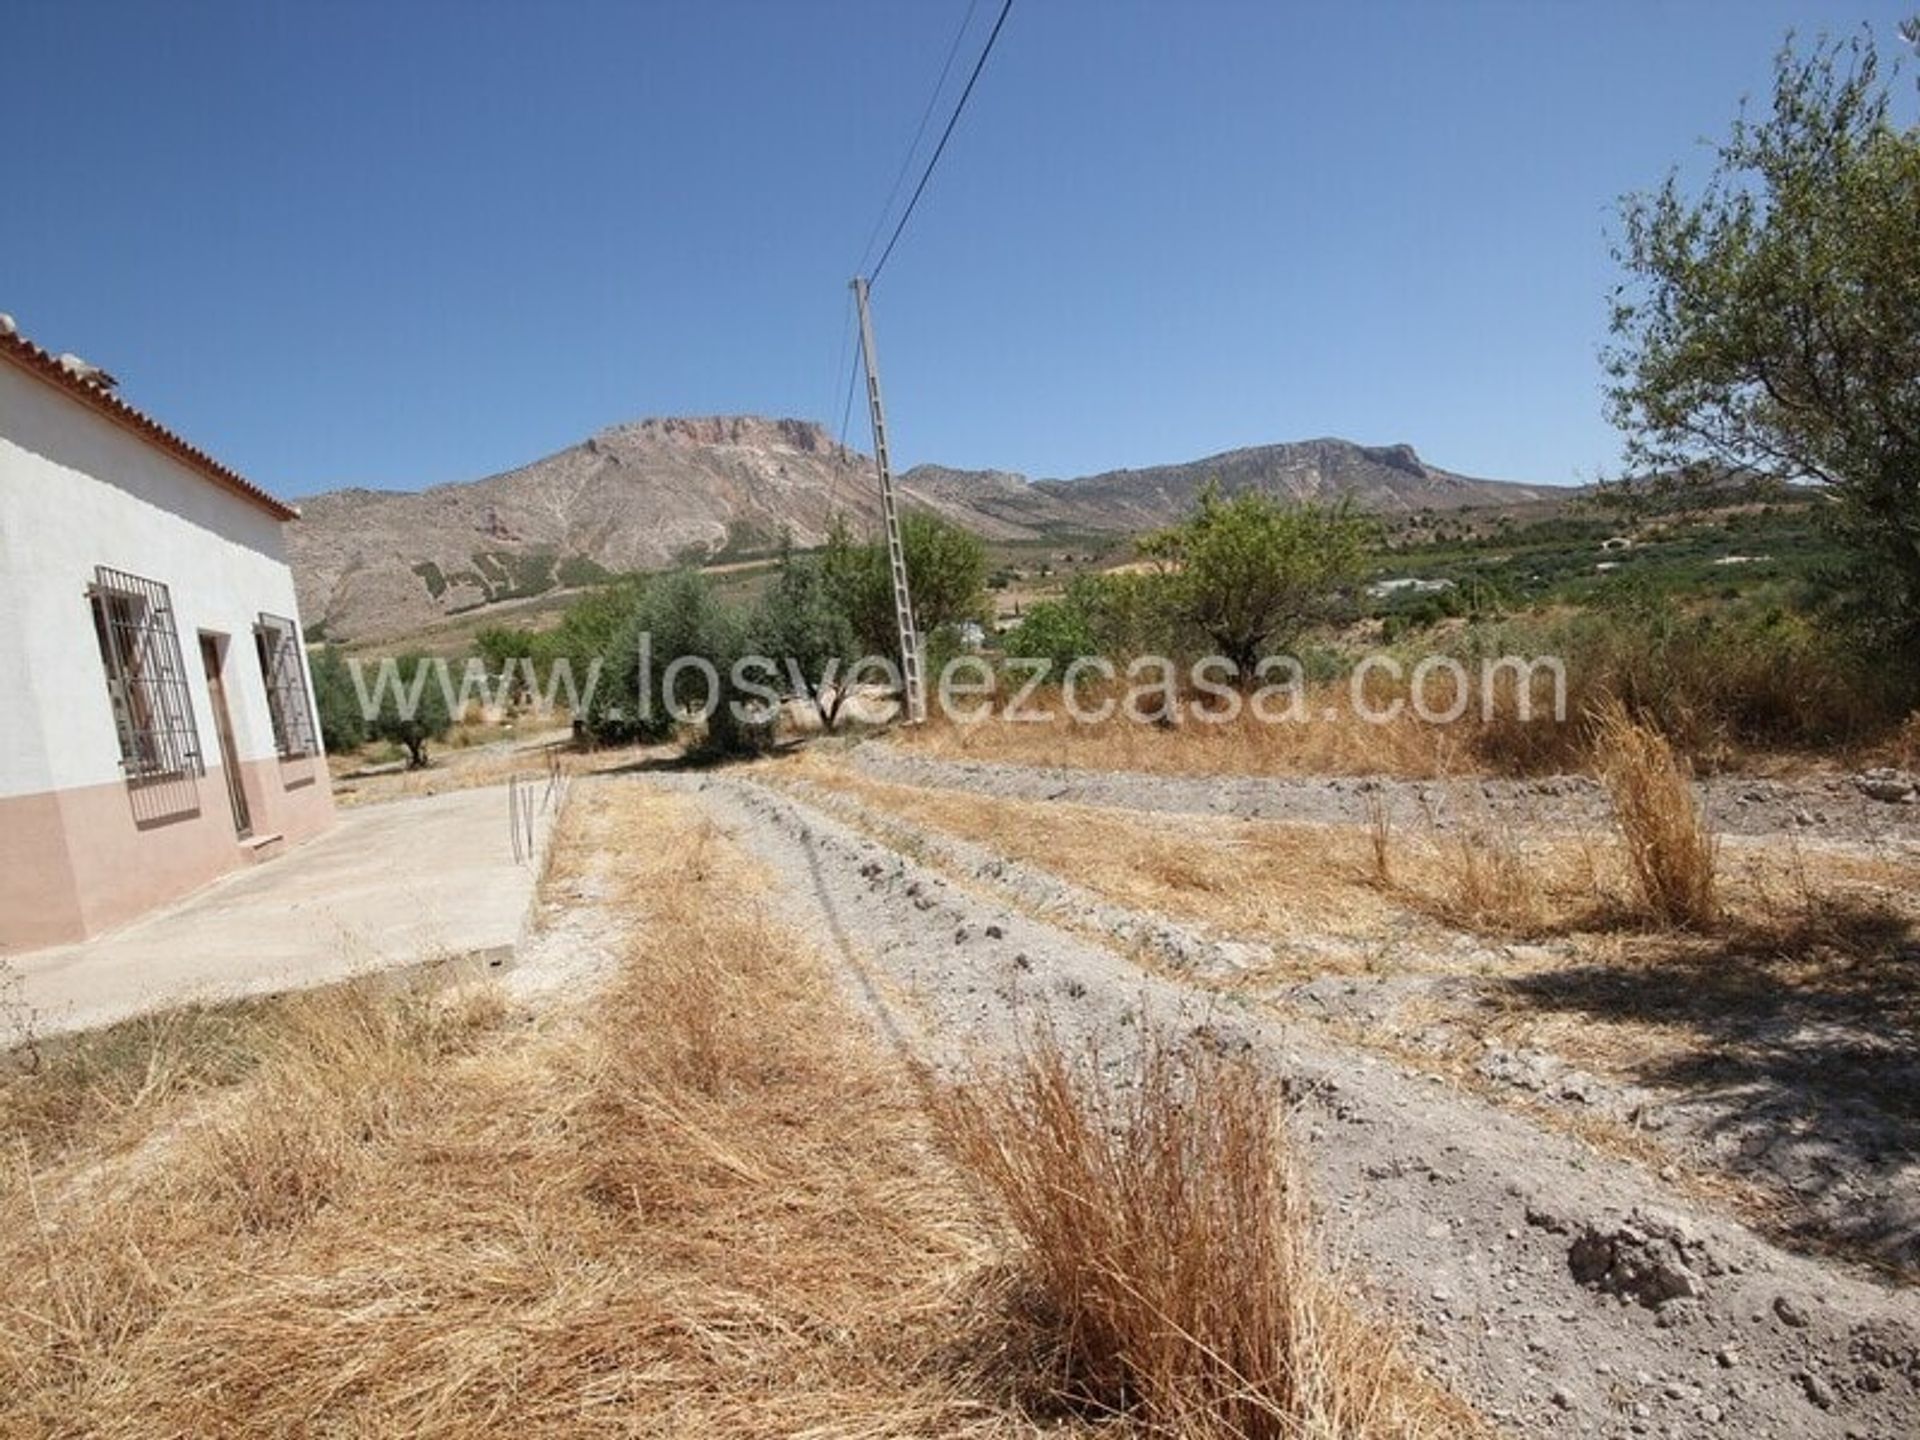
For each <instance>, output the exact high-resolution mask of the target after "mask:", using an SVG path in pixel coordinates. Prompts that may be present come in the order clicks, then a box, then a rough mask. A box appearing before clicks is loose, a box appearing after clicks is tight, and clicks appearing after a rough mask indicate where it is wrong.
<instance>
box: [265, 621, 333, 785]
mask: <svg viewBox="0 0 1920 1440" xmlns="http://www.w3.org/2000/svg"><path fill="white" fill-rule="evenodd" d="M253 643H254V648H255V649H256V650H257V651H258V652H259V655H260V678H261V679H262V680H263V681H265V682H266V687H267V713H268V714H269V715H270V716H272V718H273V746H274V749H276V750H277V751H279V752H280V758H281V759H283V760H297V759H299V758H300V757H301V756H303V755H313V754H316V753H318V751H319V749H320V742H319V739H318V736H317V735H316V733H315V728H316V727H315V725H314V721H313V700H312V697H311V696H309V695H308V694H307V672H306V667H305V666H304V665H302V664H301V663H300V637H299V630H298V628H297V627H296V626H295V625H294V623H293V621H291V620H288V619H286V618H285V617H283V616H280V615H268V614H266V613H264V612H263V613H262V614H261V616H260V623H259V624H257V625H255V626H254V627H253Z"/></svg>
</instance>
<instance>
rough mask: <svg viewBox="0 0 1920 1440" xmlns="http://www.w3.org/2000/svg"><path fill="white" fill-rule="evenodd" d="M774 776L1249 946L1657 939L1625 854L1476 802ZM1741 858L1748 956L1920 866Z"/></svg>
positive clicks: (1874, 894) (1876, 895)
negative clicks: (1103, 795) (1235, 800)
mask: <svg viewBox="0 0 1920 1440" xmlns="http://www.w3.org/2000/svg"><path fill="white" fill-rule="evenodd" d="M769 774H770V776H771V777H772V778H774V779H775V780H776V782H777V783H795V782H798V783H800V784H801V785H802V787H803V789H805V790H806V792H807V794H808V796H809V798H812V799H814V800H816V802H817V801H820V800H821V799H823V798H830V797H832V796H841V797H845V799H847V800H848V801H851V802H853V803H854V804H856V805H858V806H860V807H863V810H862V811H855V812H849V818H851V819H853V820H854V821H855V822H856V823H871V820H872V819H879V820H881V821H883V822H887V823H890V822H892V821H895V820H897V821H900V822H903V823H904V824H905V826H906V827H908V829H907V831H906V832H904V836H903V834H901V833H893V834H888V835H886V836H884V837H883V838H886V839H888V840H889V841H890V842H892V843H911V836H912V832H913V831H915V830H925V831H929V832H933V833H938V834H946V835H950V836H953V837H955V838H958V839H961V840H965V841H968V842H971V843H973V844H976V845H980V846H983V847H985V848H987V849H989V850H991V851H993V852H994V853H997V854H1000V855H1005V856H1007V857H1009V858H1011V859H1014V860H1018V861H1020V862H1022V863H1023V864H1027V865H1031V866H1033V867H1035V868H1037V869H1040V870H1044V871H1047V872H1050V873H1052V874H1055V875H1059V876H1061V877H1063V878H1065V879H1068V880H1070V881H1071V882H1072V883H1073V884H1075V885H1077V886H1079V887H1081V888H1083V889H1086V890H1089V891H1091V892H1093V893H1094V894H1097V895H1099V896H1101V897H1103V898H1105V899H1107V900H1110V901H1112V902H1114V903H1115V904H1118V905H1123V906H1126V907H1128V908H1130V909H1135V910H1141V911H1147V912H1154V913H1159V914H1164V915H1167V916H1170V917H1172V918H1174V919H1178V920H1181V921H1183V922H1188V923H1193V924H1198V925H1200V926H1203V927H1205V928H1208V929H1210V930H1212V931H1214V932H1216V933H1218V934H1221V935H1227V936H1233V937H1237V938H1241V939H1249V940H1259V939H1267V940H1272V941H1275V942H1277V943H1282V944H1284V942H1286V941H1287V940H1290V939H1293V938H1296V937H1300V936H1325V937H1334V938H1337V939H1340V940H1343V941H1350V942H1362V943H1365V942H1380V943H1381V944H1382V945H1385V944H1387V943H1388V942H1397V941H1398V940H1399V939H1401V938H1404V937H1405V935H1406V934H1407V933H1408V931H1409V929H1410V928H1413V929H1418V928H1420V927H1421V926H1422V923H1423V922H1425V921H1430V920H1437V921H1439V922H1440V923H1441V924H1443V925H1446V926H1448V927H1451V928H1453V929H1455V930H1457V931H1461V932H1466V933H1469V934H1475V935H1484V936H1488V937H1493V938H1499V939H1536V940H1537V939H1546V938H1552V937H1567V938H1574V939H1578V940H1580V941H1581V943H1583V944H1584V943H1587V942H1588V941H1590V940H1594V939H1597V938H1599V937H1604V936H1607V935H1613V934H1624V935H1626V936H1628V937H1629V938H1632V939H1635V940H1646V941H1648V942H1650V943H1651V942H1652V941H1653V940H1654V939H1655V937H1654V936H1653V935H1652V934H1651V933H1650V932H1651V931H1652V930H1657V929H1659V928H1661V926H1662V924H1663V923H1664V922H1660V921H1658V920H1657V919H1656V918H1655V917H1653V916H1651V915H1649V913H1648V912H1647V911H1646V909H1645V908H1644V906H1643V905H1642V904H1641V903H1640V901H1639V900H1638V898H1637V892H1636V889H1635V880H1634V876H1633V871H1632V868H1631V860H1630V856H1629V853H1628V850H1627V847H1626V845H1625V844H1624V843H1612V842H1610V841H1609V840H1608V838H1607V837H1606V836H1604V835H1600V834H1586V833H1582V832H1578V831H1566V830H1557V831H1555V830H1548V829H1545V828H1542V827H1540V826H1536V825H1529V824H1516V823H1515V821H1514V818H1513V817H1512V816H1503V815H1500V814H1496V813H1494V811H1493V810H1492V809H1491V808H1490V807H1489V806H1488V804H1487V802H1486V800H1485V798H1484V797H1483V796H1482V795H1480V793H1479V791H1478V789H1477V787H1473V786H1460V787H1457V788H1455V789H1453V790H1452V791H1451V792H1450V793H1449V795H1448V798H1447V806H1446V809H1447V812H1448V815H1449V817H1450V818H1449V819H1448V821H1447V823H1446V825H1445V826H1444V827H1443V826H1442V825H1441V823H1440V820H1439V817H1437V816H1436V815H1433V814H1429V815H1427V816H1426V818H1425V819H1424V821H1417V822H1415V823H1414V824H1411V825H1396V824H1394V823H1393V822H1392V821H1391V820H1390V819H1389V812H1388V810H1387V807H1386V805H1385V803H1384V801H1381V800H1379V799H1378V798H1377V797H1376V798H1375V800H1374V802H1373V804H1372V805H1371V808H1370V810H1369V816H1370V819H1369V821H1368V823H1367V824H1365V825H1331V824H1304V823H1296V822H1285V821H1268V820H1240V819H1232V818H1225V817H1208V816H1186V815H1155V814H1143V813H1139V812H1130V811H1125V810H1116V809H1110V808H1105V807H1100V806H1089V805H1075V804H1070V803H1064V802H1059V801H1034V800H1018V799H1007V798H1003V797H995V796H984V795H970V794H966V793H964V792H961V791H956V790H947V789H939V788H932V787H919V786H912V785H901V784H895V783H892V782H887V781H878V780H872V779H869V778H867V777H865V776H863V775H860V774H858V773H855V772H853V771H852V770H851V769H849V768H848V767H847V766H845V765H844V764H841V763H837V762H835V761H833V760H831V759H828V758H825V757H822V756H817V755H808V756H802V757H795V758H793V759H789V760H786V761H782V762H780V764H779V765H778V766H777V767H775V768H772V769H770V771H769ZM863 812H864V815H865V816H866V817H869V818H868V820H866V821H863ZM1737 850H1738V856H1737V858H1738V863H1737V864H1735V863H1729V862H1728V861H1727V860H1726V859H1725V857H1720V860H1719V863H1718V870H1719V878H1718V881H1717V893H1718V896H1719V900H1720V903H1721V913H1722V918H1723V921H1724V922H1725V924H1726V925H1728V926H1732V927H1733V928H1734V929H1736V930H1737V931H1738V932H1739V933H1740V935H1741V936H1742V937H1743V938H1744V939H1745V940H1746V941H1747V942H1748V943H1751V944H1757V945H1762V946H1764V945H1767V944H1768V943H1770V942H1769V939H1768V937H1774V940H1775V941H1777V942H1778V943H1780V944H1787V943H1791V942H1793V941H1795V940H1797V939H1799V938H1802V937H1804V936H1805V935H1806V934H1807V933H1808V931H1809V929H1810V928H1817V927H1818V925H1819V917H1821V916H1822V915H1827V914H1835V913H1851V912H1857V911H1859V910H1860V909H1861V908H1862V907H1870V906H1880V905H1883V904H1885V903H1888V902H1889V898H1890V897H1894V896H1898V895H1900V894H1902V893H1907V894H1911V893H1913V892H1914V890H1915V879H1914V876H1915V870H1914V867H1913V865H1912V864H1910V863H1907V862H1903V861H1902V860H1900V859H1899V858H1897V857H1893V856H1880V855H1873V854H1855V853H1850V852H1848V851H1845V850H1836V849H1832V848H1826V847H1822V848H1819V849H1809V848H1803V847H1801V846H1800V845H1799V844H1798V843H1797V842H1793V841H1781V842H1747V843H1743V844H1742V845H1740V846H1739V847H1737ZM1723 928H1724V927H1723ZM1431 938H1435V939H1444V937H1431ZM1395 948H1396V953H1397V954H1398V955H1399V957H1400V961H1399V963H1402V964H1403V965H1409V966H1414V967H1419V966H1422V965H1424V964H1425V963H1426V962H1425V961H1424V960H1423V958H1422V956H1421V955H1420V948H1421V947H1419V946H1415V947H1412V948H1411V949H1407V948H1403V947H1399V946H1397V944H1396V947H1395ZM1313 963H1314V965H1315V967H1316V968H1325V967H1326V965H1327V964H1328V963H1329V962H1328V961H1327V960H1326V958H1325V957H1324V956H1319V957H1317V958H1316V959H1315V960H1314V962H1313Z"/></svg>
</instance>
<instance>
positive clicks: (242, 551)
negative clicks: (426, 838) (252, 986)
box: [0, 322, 333, 952]
mask: <svg viewBox="0 0 1920 1440" xmlns="http://www.w3.org/2000/svg"><path fill="white" fill-rule="evenodd" d="M111 386H112V380H111V377H108V376H106V375H105V374H104V373H103V372H101V371H99V370H97V369H96V368H94V367H91V366H86V365H84V364H82V363H80V362H77V361H75V360H73V359H72V357H63V358H62V359H56V358H55V357H53V356H51V355H49V354H48V353H47V352H46V351H44V350H42V349H41V348H40V347H39V346H37V345H34V344H32V343H31V342H29V341H27V340H25V339H23V338H21V337H20V336H19V335H17V334H16V333H14V330H13V326H12V324H11V322H6V323H0V952H4V951H9V950H22V949H27V948H32V947H36V946H41V945H48V944H55V943H58V942H61V941H67V940H74V939H79V938H83V937H85V936H88V935H92V934H96V933H98V932H99V931H101V930H104V929H107V928H110V927H112V926H114V925H118V924H120V923H122V922H123V921H126V920H128V919H131V918H132V917H134V916H136V915H138V914H140V913H141V912H142V911H145V910H147V909H150V908H151V907H153V906H155V905H158V904H160V903H162V902H163V901H166V900H170V899H172V898H174V897H175V896H178V895H181V894H184V893H185V892H186V891H189V890H192V889H194V888H195V887H197V886H199V885H202V884H204V883H205V882H207V881H208V880H211V879H213V878H214V877H215V876H216V875H219V874H220V873H222V872H223V871H226V870H230V869H233V868H234V867H236V866H238V865H242V864H246V863H248V862H249V861H252V860H255V859H260V858H263V857H265V856H266V855H269V854H271V853H273V852H275V851H277V850H278V849H279V848H280V847H281V846H282V845H285V844H289V843H292V842H296V841H299V840H301V839H304V838H306V837H308V836H310V835H313V834H314V833H315V832H317V831H319V830H322V829H324V828H325V827H326V826H327V825H329V824H330V823H331V821H332V818H333V801H332V797H331V793H330V787H329V785H328V780H327V767H326V757H325V755H324V754H323V753H322V752H321V746H320V737H319V729H318V725H317V723H316V719H315V715H314V710H313V703H312V683H311V680H310V678H309V676H308V673H307V666H306V653H305V649H304V647H303V645H302V644H301V633H300V619H299V614H298V612H297V610H296V608H295V604H294V592H293V576H292V574H291V572H290V571H289V570H288V568H287V561H286V550H285V546H284V544H283V540H282V536H281V525H282V524H283V522H285V521H288V520H291V519H294V518H296V517H297V515H298V512H297V511H295V510H294V509H293V508H292V507H290V506H288V505H285V504H283V503H281V502H280V501H278V500H276V499H274V498H273V497H272V496H271V495H269V494H267V492H266V491H264V490H262V489H260V488H259V487H257V486H255V485H253V484H252V483H250V482H249V481H247V480H246V479H244V478H242V477H241V476H239V475H237V474H235V473H234V472H233V471H231V470H229V469H227V468H226V467H225V466H224V465H221V464H220V463H219V462H217V461H215V460H214V459H212V458H211V457H210V456H207V455H205V454H203V453H202V452H201V451H199V450H196V449H194V448H193V447H192V446H191V445H189V444H187V443H186V442H185V441H184V440H182V439H180V437H179V436H177V435H175V434H173V433H172V432H171V431H168V430H166V429H164V428H162V427H161V426H160V425H159V424H157V423H156V422H154V421H153V420H151V419H149V418H148V417H147V416H145V415H143V414H141V413H140V412H139V411H138V410H135V409H134V408H133V407H132V406H130V405H128V404H127V403H126V402H124V401H122V400H121V399H120V398H119V397H118V396H116V395H114V394H113V393H112V388H111Z"/></svg>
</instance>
